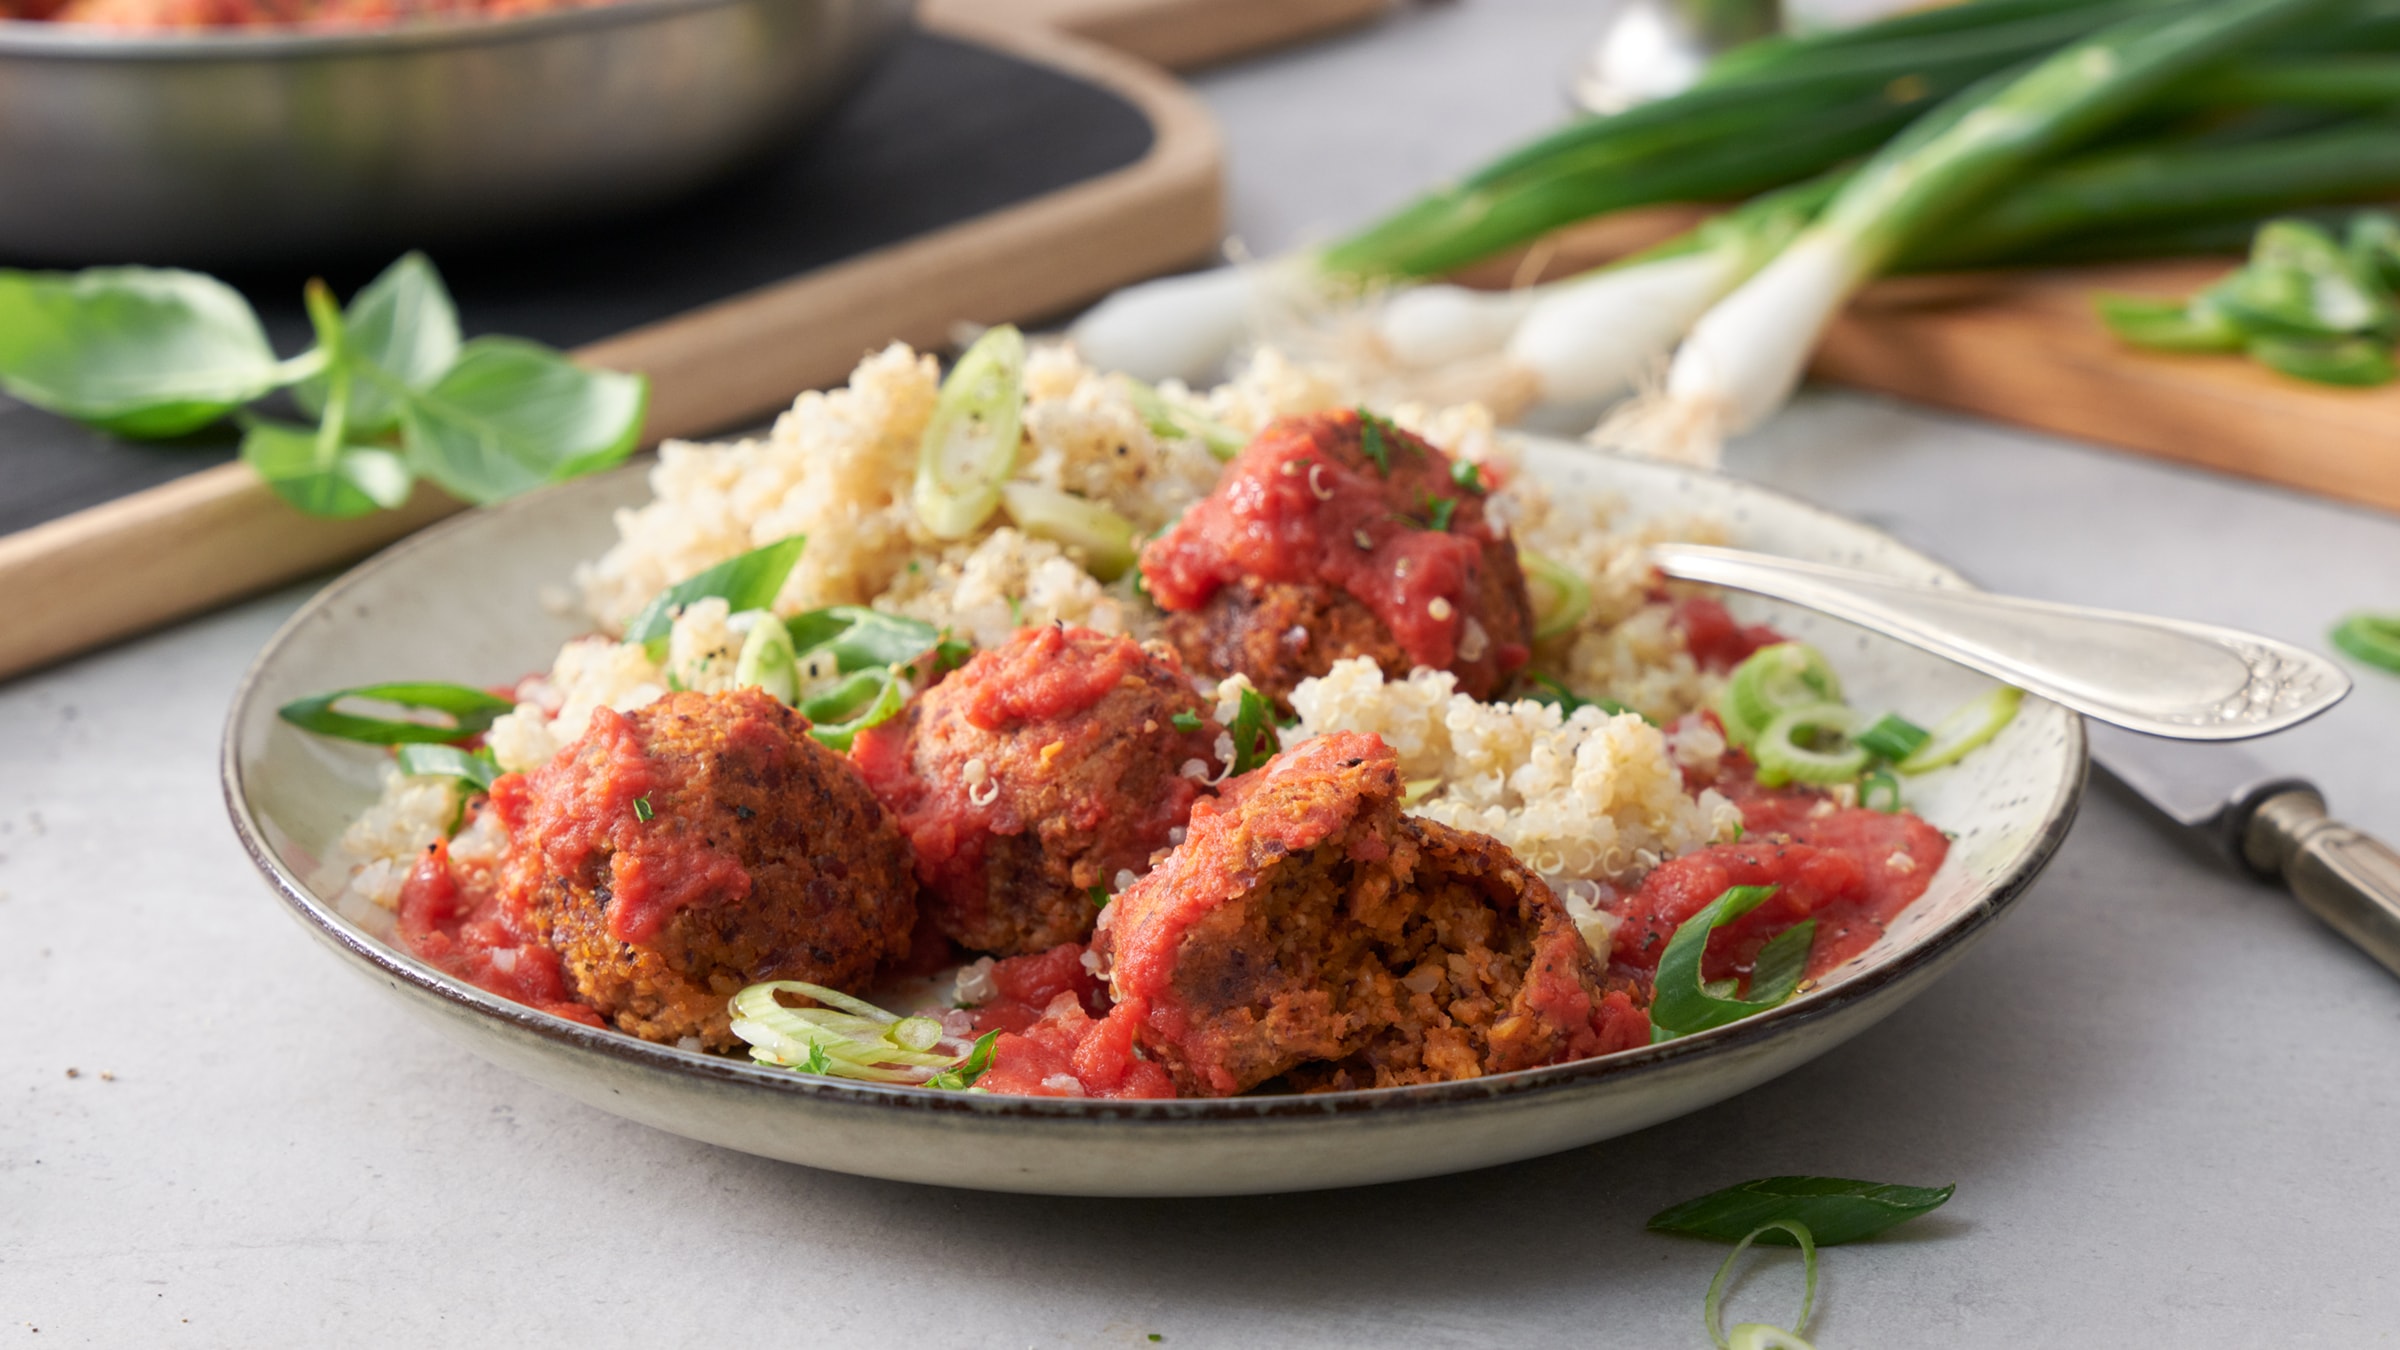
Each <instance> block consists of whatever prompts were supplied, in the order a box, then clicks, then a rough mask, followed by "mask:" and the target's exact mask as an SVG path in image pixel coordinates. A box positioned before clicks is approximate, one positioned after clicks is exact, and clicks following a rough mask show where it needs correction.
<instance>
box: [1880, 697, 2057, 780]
mask: <svg viewBox="0 0 2400 1350" xmlns="http://www.w3.org/2000/svg"><path fill="white" fill-rule="evenodd" d="M2024 701H2025V691H2024V690H2022V689H2019V688H2017V687H2015V686H2014V685H2006V684H2003V685H1996V686H1994V687H1993V688H1992V689H1990V690H1988V691H1987V692H1985V693H1984V694H1982V695H1981V696H1979V697H1977V698H1973V699H1970V700H1968V701H1967V702H1966V703H1965V704H1964V705H1963V706H1961V707H1960V708H1959V710H1958V711H1957V712H1954V713H1952V714H1950V715H1949V716H1948V717H1945V718H1943V719H1942V721H1941V725H1939V726H1937V727H1935V728H1934V729H1933V737H1932V739H1930V740H1928V741H1926V742H1925V744H1924V745H1922V746H1919V747H1918V748H1917V751H1916V753H1914V754H1912V755H1910V756H1909V757H1908V758H1906V759H1904V760H1901V761H1900V762H1899V763H1898V764H1895V765H1893V766H1892V767H1893V768H1895V769H1898V770H1899V771H1900V772H1902V773H1909V774H1916V773H1925V772H1928V771H1930V770H1933V769H1939V768H1941V767H1943V766H1944V765H1949V764H1956V763H1957V762H1958V761H1959V760H1961V759H1963V758H1965V757H1966V754H1967V752H1968V751H1970V750H1973V749H1975V748H1976V747H1978V746H1981V745H1983V744H1984V743H1985V742H1987V741H1989V740H1991V739H1992V738H1993V737H1994V736H1997V735H1999V734H2000V731H2001V728H2003V727H2005V726H2007V725H2008V724H2009V722H2010V721H2011V720H2012V719H2014V718H2015V717H2016V715H2017V706H2018V705H2019V704H2021V703H2023V702H2024Z"/></svg>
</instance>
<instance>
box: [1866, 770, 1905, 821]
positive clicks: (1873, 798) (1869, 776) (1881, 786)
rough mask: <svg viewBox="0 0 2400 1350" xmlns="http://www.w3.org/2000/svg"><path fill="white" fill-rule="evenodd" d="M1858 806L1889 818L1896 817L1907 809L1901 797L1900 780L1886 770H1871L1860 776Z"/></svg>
mask: <svg viewBox="0 0 2400 1350" xmlns="http://www.w3.org/2000/svg"><path fill="white" fill-rule="evenodd" d="M1858 804H1859V805H1860V806H1863V807H1865V808H1867V809H1868V810H1870V811H1881V812H1882V813H1884V814H1885V815H1887V816H1896V815H1898V814H1900V812H1901V811H1903V810H1905V809H1907V806H1906V803H1905V802H1904V801H1903V800H1902V798H1901V796H1900V780H1899V779H1898V778H1896V777H1894V776H1893V775H1892V771H1891V770H1889V769H1884V768H1875V769H1869V770H1867V772H1865V773H1864V774H1861V775H1859V779H1858Z"/></svg>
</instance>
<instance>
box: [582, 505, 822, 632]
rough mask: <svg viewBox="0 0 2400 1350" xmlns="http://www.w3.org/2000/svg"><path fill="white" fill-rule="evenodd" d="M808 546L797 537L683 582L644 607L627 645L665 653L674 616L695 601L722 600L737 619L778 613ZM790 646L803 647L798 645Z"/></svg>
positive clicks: (629, 627)
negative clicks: (750, 612) (748, 612)
mask: <svg viewBox="0 0 2400 1350" xmlns="http://www.w3.org/2000/svg"><path fill="white" fill-rule="evenodd" d="M807 543H808V536H807V535H804V534H795V535H792V536H790V537H788V538H784V539H778V540H776V541H775V542H774V543H772V544H768V545H766V546H764V547H762V548H754V549H752V550H750V551H749V552H748V553H737V554H735V555H733V556H732V557H730V558H727V559H726V560H725V561H723V562H721V563H718V564H717V565H716V566H714V567H711V568H709V569H708V570H706V571H704V572H697V573H694V574H693V575H691V576H688V577H685V578H684V579H683V580H681V581H678V582H676V583H675V584H674V585H672V586H669V587H668V588H666V589H665V590H663V591H660V592H659V593H658V598H656V599H654V600H652V601H651V602H650V603H649V604H647V605H644V606H642V612H641V613H639V614H636V615H634V616H633V622H631V623H629V624H627V625H625V640H626V641H627V642H639V643H642V644H644V645H646V646H649V647H651V648H653V650H654V651H660V652H663V651H664V650H665V643H666V640H667V635H668V634H669V633H671V632H673V631H674V628H675V612H676V611H677V610H680V609H682V608H683V607H684V606H686V605H689V604H691V603H693V602H694V601H697V600H712V599H713V600H722V601H724V602H725V604H726V606H727V608H729V609H731V610H732V611H733V612H734V613H736V614H739V613H740V612H742V611H743V610H745V609H772V608H774V606H775V597H776V595H778V594H779V593H781V592H782V590H783V582H784V578H786V577H788V576H790V575H791V574H792V568H793V566H794V565H796V564H797V563H798V562H799V561H800V550H801V549H802V548H803V547H805V546H806V545H807ZM792 645H794V646H795V647H797V646H799V645H800V644H799V643H798V642H797V641H795V642H794V643H793V644H792Z"/></svg>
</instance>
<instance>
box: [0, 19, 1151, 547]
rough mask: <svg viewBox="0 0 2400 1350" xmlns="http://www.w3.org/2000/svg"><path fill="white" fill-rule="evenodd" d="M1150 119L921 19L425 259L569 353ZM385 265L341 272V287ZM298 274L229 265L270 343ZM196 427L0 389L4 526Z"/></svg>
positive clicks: (127, 482)
mask: <svg viewBox="0 0 2400 1350" xmlns="http://www.w3.org/2000/svg"><path fill="white" fill-rule="evenodd" d="M1152 136H1153V132H1152V129H1151V127H1150V124H1149V121H1148V120H1147V119H1146V118H1144V117H1143V116H1142V114H1141V112H1140V110H1139V109H1137V108H1135V107H1134V106H1133V105H1132V104H1130V103H1127V102H1125V101H1124V100H1123V99H1120V98H1118V97H1117V96H1116V95H1114V94H1112V93H1109V92H1108V91H1106V90H1104V89H1101V88H1098V87H1096V86H1093V85H1089V84H1085V83H1083V82H1081V81H1079V80H1075V79H1072V78H1070V77H1068V76H1066V75H1063V74H1061V73H1059V72H1057V71H1054V70H1051V69H1049V68H1047V67H1044V66H1038V65H1034V64H1031V63H1029V62H1025V61H1020V60H1017V59H1016V58H1014V57H1010V56H1005V55H1002V54H1000V53H998V52H994V51H991V50H989V49H987V48H983V47H977V46H974V45H972V44H969V43H963V42H958V41H954V40H952V39H949V38H943V37H936V36H933V35H931V34H926V33H916V34H912V35H910V36H909V37H908V38H907V39H905V40H904V41H903V42H902V43H901V45H900V46H899V48H898V49H897V50H896V51H895V52H894V53H893V54H892V56H891V57H890V58H888V59H887V60H886V61H885V62H884V63H883V65H881V66H880V67H878V68H877V69H876V71H875V72H874V73H873V74H871V75H870V76H869V77H868V79H867V82H866V84H865V85H863V86H862V87H861V88H860V89H859V91H858V92H857V93H856V94H855V95H853V96H852V97H851V98H850V99H849V100H848V101H847V102H845V103H844V104H842V105H841V106H840V107H839V108H837V109H836V110H835V111H834V112H833V113H832V114H831V115H830V116H829V117H828V118H827V119H826V121H825V122H824V123H822V124H821V125H820V126H818V127H817V129H816V130H814V131H812V132H811V133H809V134H808V135H807V136H806V137H804V138H802V139H801V140H800V141H798V142H797V143H795V144H794V145H793V146H792V147H791V148H790V150H789V151H787V152H785V153H783V154H780V155H778V156H776V157H774V158H773V159H771V160H769V161H767V162H766V163H764V164H761V165H759V166H758V167H757V168H755V169H751V170H746V171H744V172H742V173H740V174H738V175H736V176H735V177H733V178H731V179H728V180H726V181H724V182H721V183H719V184H717V185H715V186H713V187H710V188H707V189H705V190H703V191H701V192H700V193H698V194H696V195H694V196H692V197H689V198H686V199H685V200H683V201H681V202H679V203H676V204H675V205H672V206H669V207H666V208H663V209H660V210H656V211H652V212H649V213H646V214H643V215H640V216H635V217H630V218H626V219H622V220H617V221H612V222H608V223H605V224H600V225H594V226H589V227H585V228H584V229H581V230H579V231H575V232H573V233H569V234H565V235H559V234H551V235H546V236H544V237H543V238H542V239H541V240H540V241H539V242H538V243H527V244H520V245H517V246H514V247H498V248H492V249H486V250H483V251H480V252H475V253H458V252H447V253H445V254H443V255H442V256H440V257H437V258H436V259H435V261H436V262H437V263H438V264H439V265H440V267H441V268H442V272H443V275H444V277H445V278H446V279H447V280H448V282H449V283H450V288H451V290H452V292H453V293H454V294H455V295H456V296H457V297H458V302H459V312H460V318H461V320H462V321H463V323H464V324H465V326H466V329H467V331H468V332H469V333H470V334H474V333H509V334H513V335H516V336H519V337H530V338H535V339H538V340H540V341H542V342H547V343H550V344H552V345H553V346H558V347H574V346H578V345H580V344H583V343H586V342H591V341H595V340H597V339H600V338H604V337H609V336H612V335H614V334H617V333H621V332H624V331H626V330H627V329H630V328H636V327H639V326H641V325H643V324H646V323H652V322H655V321H657V320H660V319H664V318H668V317H670V316H672V315H676V314H680V313H682V312H684V311H686V310H689V309H693V308H696V307H698V306H700V305H704V304H707V303H709V302H711V301H715V300H720V299H723V298H725V297H727V296H731V295H736V294H739V293H741V292H743V291H747V290H751V289H753V288H755V287H758V286H763V285H767V284H769V283H771V282H776V281H781V280H783V279H785V278H787V277H791V276H794V275H796V274H798V273H801V272H806V271H811V270H814V269H816V268H820V267H824V266H826V265H828V264H831V263H837V262H840V261H841V260H842V259H844V258H851V257H856V256H858V255H859V254H861V253H865V252H868V251H870V250H872V249H875V248H878V247H880V246H882V245H885V244H890V243H895V242H898V241H900V240H903V239H908V238H912V237H914V236H916V235H920V234H924V233H926V232H928V231H931V230H935V229H939V228H941V227H943V226H946V225H954V224H957V223H959V222H961V221H966V220H970V219H973V218H974V217H976V216H980V215H983V214H986V213H988V212H991V211H994V210H997V209H999V208H1001V207H1005V206H1009V205H1012V204H1014V203H1017V202H1022V201H1028V200H1030V199H1032V198H1035V197H1039V196H1042V195H1044V194H1046V193H1050V192H1054V191H1056V190H1058V189H1060V188H1063V187H1067V186H1069V185H1071V184H1074V183H1078V182H1081V181H1083V180H1084V179H1087V178H1093V177H1096V176H1098V175H1100V174H1103V173H1107V172H1109V171H1110V170H1113V169H1118V168H1122V167H1125V166H1126V165H1129V164H1132V163H1133V162H1134V161H1136V160H1138V159H1140V158H1141V157H1142V155H1143V154H1145V153H1146V152H1147V151H1148V150H1149V148H1150V143H1151V140H1152ZM379 265H380V264H369V265H365V266H362V267H349V268H333V269H330V270H329V271H328V274H327V276H326V280H328V281H330V282H331V283H333V286H334V288H335V290H336V291H338V292H340V293H342V294H345V295H347V294H348V293H349V292H350V291H352V290H354V289H356V288H357V287H358V286H360V285H362V284H364V283H365V282H366V281H367V280H368V279H369V278H370V277H372V276H373V275H374V272H375V270H376V268H377V266H379ZM306 277H307V273H306V272H301V271H295V272H292V273H288V274H283V275H272V274H264V273H257V274H241V275H229V276H228V277H227V278H226V279H227V280H229V281H232V282H233V283H234V284H236V285H238V286H240V287H241V288H242V290H243V292H244V293H246V294H247V295H249V296H250V298H251V300H252V302H253V303H254V304H256V305H258V307H259V311H260V314H261V316H262V317H263V318H264V319H265V320H266V323H267V328H268V331H269V333H270V334H271V335H272V336H273V338H274V339H275V342H276V345H277V346H278V348H279V349H281V350H284V351H286V352H291V351H297V350H299V349H300V348H301V347H303V346H305V345H306V343H307V337H308V333H307V323H306V320H305V318H304V317H303V316H302V314H301V311H300V304H299V298H300V285H301V283H302V281H304V280H305V279H306ZM232 455H233V438H232V436H231V435H230V434H229V433H226V432H223V431H216V432H203V433H201V434H199V435H197V436H194V437H192V438H189V439H188V440H187V441H183V442H177V443H173V444H167V445H133V444H128V443H126V442H122V441H116V440H113V439H111V438H109V437H107V436H103V435H100V434H98V433H95V432H90V431H86V430H84V429H83V428H81V427H78V426H76V425H74V424H73V423H69V422H65V421H62V420H60V419H58V418H55V417H51V416H49V415H48V414H46V413H42V412H38V411H36V410H34V409H31V408H28V407H25V406H24V405H23V404H20V403H16V402H14V401H12V400H9V399H7V398H4V397H0V534H6V533H9V532H11V531H15V530H21V529H24V528H26V527H27V526H30V525H35V524H38V523H40V522H42V521H45V520H50V519H54V518H56V517H58V516H62V515H66V514H68V513H70V512H73V511H79V510H82V509H83V508H85V507H88V506H95V505H98V504H99V503H101V502H104V501H108V500H111V499H113V498H116V497H120V496H124V495H126V494H128V493H132V492H138V491H140V490H142V489H144V488H148V487H154V486H156V485H158V484H160V483H164V482H167V481H169V480H171V479H173V478H176V477H178V476H180V475H182V474H186V473H190V472H193V471H194V470H197V469H203V468H207V467H209V466H211V465H214V464H220V463H223V462H224V461H226V460H227V459H230V458H231V457H232Z"/></svg>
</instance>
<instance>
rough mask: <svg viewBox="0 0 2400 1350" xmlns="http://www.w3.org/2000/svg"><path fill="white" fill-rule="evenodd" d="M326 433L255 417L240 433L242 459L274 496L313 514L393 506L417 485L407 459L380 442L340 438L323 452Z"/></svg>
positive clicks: (345, 514)
mask: <svg viewBox="0 0 2400 1350" xmlns="http://www.w3.org/2000/svg"><path fill="white" fill-rule="evenodd" d="M323 449H324V446H323V443H322V438H321V437H320V436H319V434H318V433H317V432H316V431H314V430H312V429H310V428H308V427H296V426H293V425H291V424H290V423H288V422H270V421H266V420H264V419H261V420H259V421H257V422H253V423H251V425H250V429H249V430H248V431H247V432H244V433H243V435H242V462H243V463H245V464H248V465H249V466H250V467H251V468H252V469H253V470H255V471H256V472H257V474H258V476H259V478H260V479H262V480H264V481H265V483H266V485H267V486H268V487H269V488H271V489H273V490H274V492H275V495H276V496H278V497H281V498H283V499H284V500H285V501H287V502H290V503H291V504H292V505H293V506H295V507H298V508H299V509H300V510H302V511H305V512H307V513H308V514H310V515H312V516H322V517H325V518H327V519H332V520H345V519H348V518H350V517H352V516H363V515H366V514H367V513H368V512H371V511H381V510H390V509H391V508H394V507H397V506H400V505H401V504H403V503H405V502H406V501H407V500H408V494H409V490H410V489H411V488H413V487H415V485H416V475H415V474H413V473H411V472H409V468H408V463H407V461H405V460H403V459H401V458H400V456H398V455H396V454H394V453H392V452H391V451H389V450H386V449H384V448H382V447H381V446H373V445H347V444H340V443H338V442H337V443H336V444H335V446H334V447H333V453H332V456H331V457H330V458H324V457H322V451H323Z"/></svg>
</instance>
